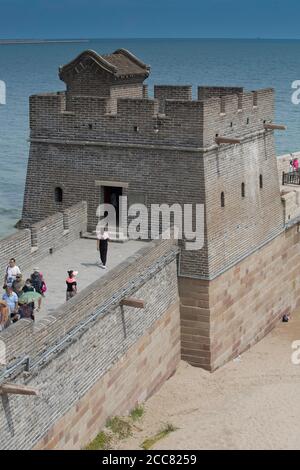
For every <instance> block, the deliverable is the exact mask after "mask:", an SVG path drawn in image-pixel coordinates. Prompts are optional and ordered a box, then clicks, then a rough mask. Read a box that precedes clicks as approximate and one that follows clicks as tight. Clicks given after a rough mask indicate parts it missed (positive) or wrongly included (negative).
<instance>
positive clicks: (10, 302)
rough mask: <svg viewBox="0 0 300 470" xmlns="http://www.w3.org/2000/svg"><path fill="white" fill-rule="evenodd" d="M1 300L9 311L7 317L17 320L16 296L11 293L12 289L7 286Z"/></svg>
mask: <svg viewBox="0 0 300 470" xmlns="http://www.w3.org/2000/svg"><path fill="white" fill-rule="evenodd" d="M2 300H4V301H5V302H6V305H7V307H8V310H9V315H10V316H11V317H12V318H13V319H15V320H17V318H16V316H17V313H18V296H17V294H16V293H15V292H14V291H13V289H12V287H10V286H7V287H6V289H5V294H3V296H2Z"/></svg>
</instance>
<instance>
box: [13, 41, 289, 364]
mask: <svg viewBox="0 0 300 470" xmlns="http://www.w3.org/2000/svg"><path fill="white" fill-rule="evenodd" d="M148 75H149V67H148V66H146V65H145V64H143V63H142V62H141V61H140V60H139V59H137V58H136V57H135V56H134V55H132V54H131V53H130V52H128V51H126V50H123V49H119V50H117V51H115V52H114V53H113V54H111V55H106V56H100V55H98V54H97V53H96V52H93V51H89V50H88V51H85V52H83V53H82V54H80V55H79V56H78V57H77V58H76V59H75V60H73V61H72V62H70V63H69V64H67V65H65V66H64V67H61V68H60V70H59V76H60V78H61V79H62V80H63V81H64V82H65V83H66V91H65V92H59V93H50V94H42V95H34V96H32V97H31V98H30V130H31V132H30V142H31V146H30V157H29V163H28V172H27V181H26V190H25V198H24V208H23V219H22V223H23V226H28V225H30V224H31V223H33V222H36V221H38V220H40V219H42V218H44V217H45V216H47V215H50V214H52V213H54V212H56V211H60V210H62V209H64V208H66V207H68V206H70V205H72V204H74V203H77V202H79V201H81V200H86V201H87V203H88V228H89V230H90V231H93V230H95V225H96V222H97V217H96V210H97V207H98V205H99V203H100V202H109V201H110V200H111V197H112V195H114V196H120V195H127V196H128V203H129V204H132V203H134V202H139V203H140V202H142V203H144V204H145V205H146V206H148V207H149V209H150V206H151V204H162V203H165V204H169V205H172V204H174V203H180V204H181V205H183V204H196V203H198V204H204V205H205V243H204V247H203V248H202V249H201V250H198V251H196V252H195V251H186V250H185V249H184V246H183V245H182V253H181V256H180V260H179V284H180V297H181V315H182V356H183V358H184V359H186V360H188V361H189V362H190V363H191V364H193V365H196V366H201V367H205V368H207V369H210V370H213V369H215V368H216V367H218V366H220V365H221V364H222V363H224V362H225V361H226V360H228V359H229V358H231V357H233V356H234V355H236V354H238V353H240V352H242V351H243V350H244V349H245V348H247V347H248V346H249V345H250V344H251V343H252V342H253V341H254V338H256V337H257V338H258V337H261V335H262V332H263V331H264V328H266V327H267V325H268V324H269V320H270V319H269V317H268V316H264V313H263V311H262V310H259V307H258V306H257V308H256V310H255V311H257V312H258V313H257V316H255V317H254V316H253V315H252V313H251V312H252V310H251V305H250V300H249V297H247V296H248V295H249V286H250V285H249V280H247V282H246V277H245V276H246V269H247V268H246V267H244V264H243V260H245V259H247V260H248V261H249V263H250V262H251V259H252V257H253V256H254V254H255V253H257V250H259V249H261V248H262V247H263V246H264V245H266V244H267V243H268V242H270V241H271V240H272V239H273V238H275V237H276V236H277V235H278V234H279V233H280V232H281V231H282V229H283V214H282V207H281V200H280V192H279V183H278V174H277V165H276V157H275V151H274V138H273V128H275V127H276V126H274V125H272V120H273V115H274V110H273V101H274V96H273V90H272V89H266V90H257V91H254V92H244V91H243V89H242V88H229V87H224V88H220V87H199V88H198V97H197V100H193V99H192V89H191V87H190V86H162V85H159V86H155V87H154V98H148V95H147V86H146V85H144V84H143V82H144V80H145V79H146V78H147V77H148ZM253 283H255V280H254V278H253V279H252V284H253ZM246 285H247V286H246ZM231 286H233V287H232V289H231ZM245 286H246V287H245ZM244 287H245V289H246V290H245V291H244V290H243V289H244ZM252 287H253V286H252ZM257 288H258V289H259V286H257ZM247 292H248V293H247ZM255 292H256V290H255ZM251 315H252V317H251Z"/></svg>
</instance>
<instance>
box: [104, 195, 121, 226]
mask: <svg viewBox="0 0 300 470" xmlns="http://www.w3.org/2000/svg"><path fill="white" fill-rule="evenodd" d="M120 196H122V188H120V187H115V186H105V187H104V203H105V204H112V205H113V206H114V208H115V210H116V225H117V227H118V226H119V221H120V200H119V198H120Z"/></svg>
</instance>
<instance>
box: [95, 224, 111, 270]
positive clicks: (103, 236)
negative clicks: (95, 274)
mask: <svg viewBox="0 0 300 470" xmlns="http://www.w3.org/2000/svg"><path fill="white" fill-rule="evenodd" d="M108 241H109V235H108V231H107V227H105V228H104V229H103V230H102V231H101V232H99V234H98V237H97V250H98V251H100V261H101V265H100V267H101V268H102V269H106V260H107V250H108Z"/></svg>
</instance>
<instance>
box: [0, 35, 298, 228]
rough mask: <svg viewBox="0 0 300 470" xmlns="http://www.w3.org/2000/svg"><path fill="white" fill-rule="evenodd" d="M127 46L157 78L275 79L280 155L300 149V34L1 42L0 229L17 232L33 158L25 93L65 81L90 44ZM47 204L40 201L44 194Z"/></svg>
mask: <svg viewBox="0 0 300 470" xmlns="http://www.w3.org/2000/svg"><path fill="white" fill-rule="evenodd" d="M121 47H122V48H126V49H129V50H130V51H131V52H133V53H134V54H135V55H137V56H138V57H139V58H140V59H141V60H142V61H143V62H145V63H147V64H149V65H150V66H151V74H150V77H149V78H148V79H147V83H148V84H149V89H150V95H151V93H152V89H153V85H154V84H188V85H192V86H193V93H194V98H196V88H197V86H198V85H227V86H234V85H236V86H244V87H245V88H246V89H248V90H253V89H256V88H264V87H274V88H275V90H276V122H278V123H283V124H285V125H286V126H287V130H286V131H284V132H282V131H278V132H276V152H277V155H281V154H283V153H289V152H295V151H298V150H300V132H299V122H300V104H299V105H297V104H293V103H292V100H291V97H292V93H293V92H294V91H295V90H294V89H293V88H292V84H293V82H294V81H296V80H300V40H275V39H274V40H265V39H245V40H241V39H232V40H231V39H97V40H96V39H91V40H88V41H84V42H67V43H66V42H61V43H60V42H53V43H51V42H50V43H49V42H44V43H37V44H29V43H26V44H21V43H18V44H0V80H1V81H4V82H5V84H6V104H5V105H0V237H3V236H6V235H8V234H10V233H12V232H13V231H14V230H15V229H14V225H15V223H16V222H17V221H18V220H19V219H20V217H21V210H22V201H23V192H24V184H25V177H26V167H27V160H28V151H29V144H28V136H29V122H28V121H29V120H28V112H29V110H28V99H29V96H30V95H32V94H35V93H42V92H51V91H58V90H63V89H64V83H63V82H61V81H60V80H59V78H58V67H59V66H60V65H63V64H65V63H67V62H69V61H70V60H72V59H73V58H74V57H75V56H76V55H77V54H79V53H80V52H82V51H83V50H85V49H93V50H95V51H97V52H98V53H100V54H108V53H110V52H112V51H114V50H116V49H118V48H121ZM41 204H42V201H41Z"/></svg>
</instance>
